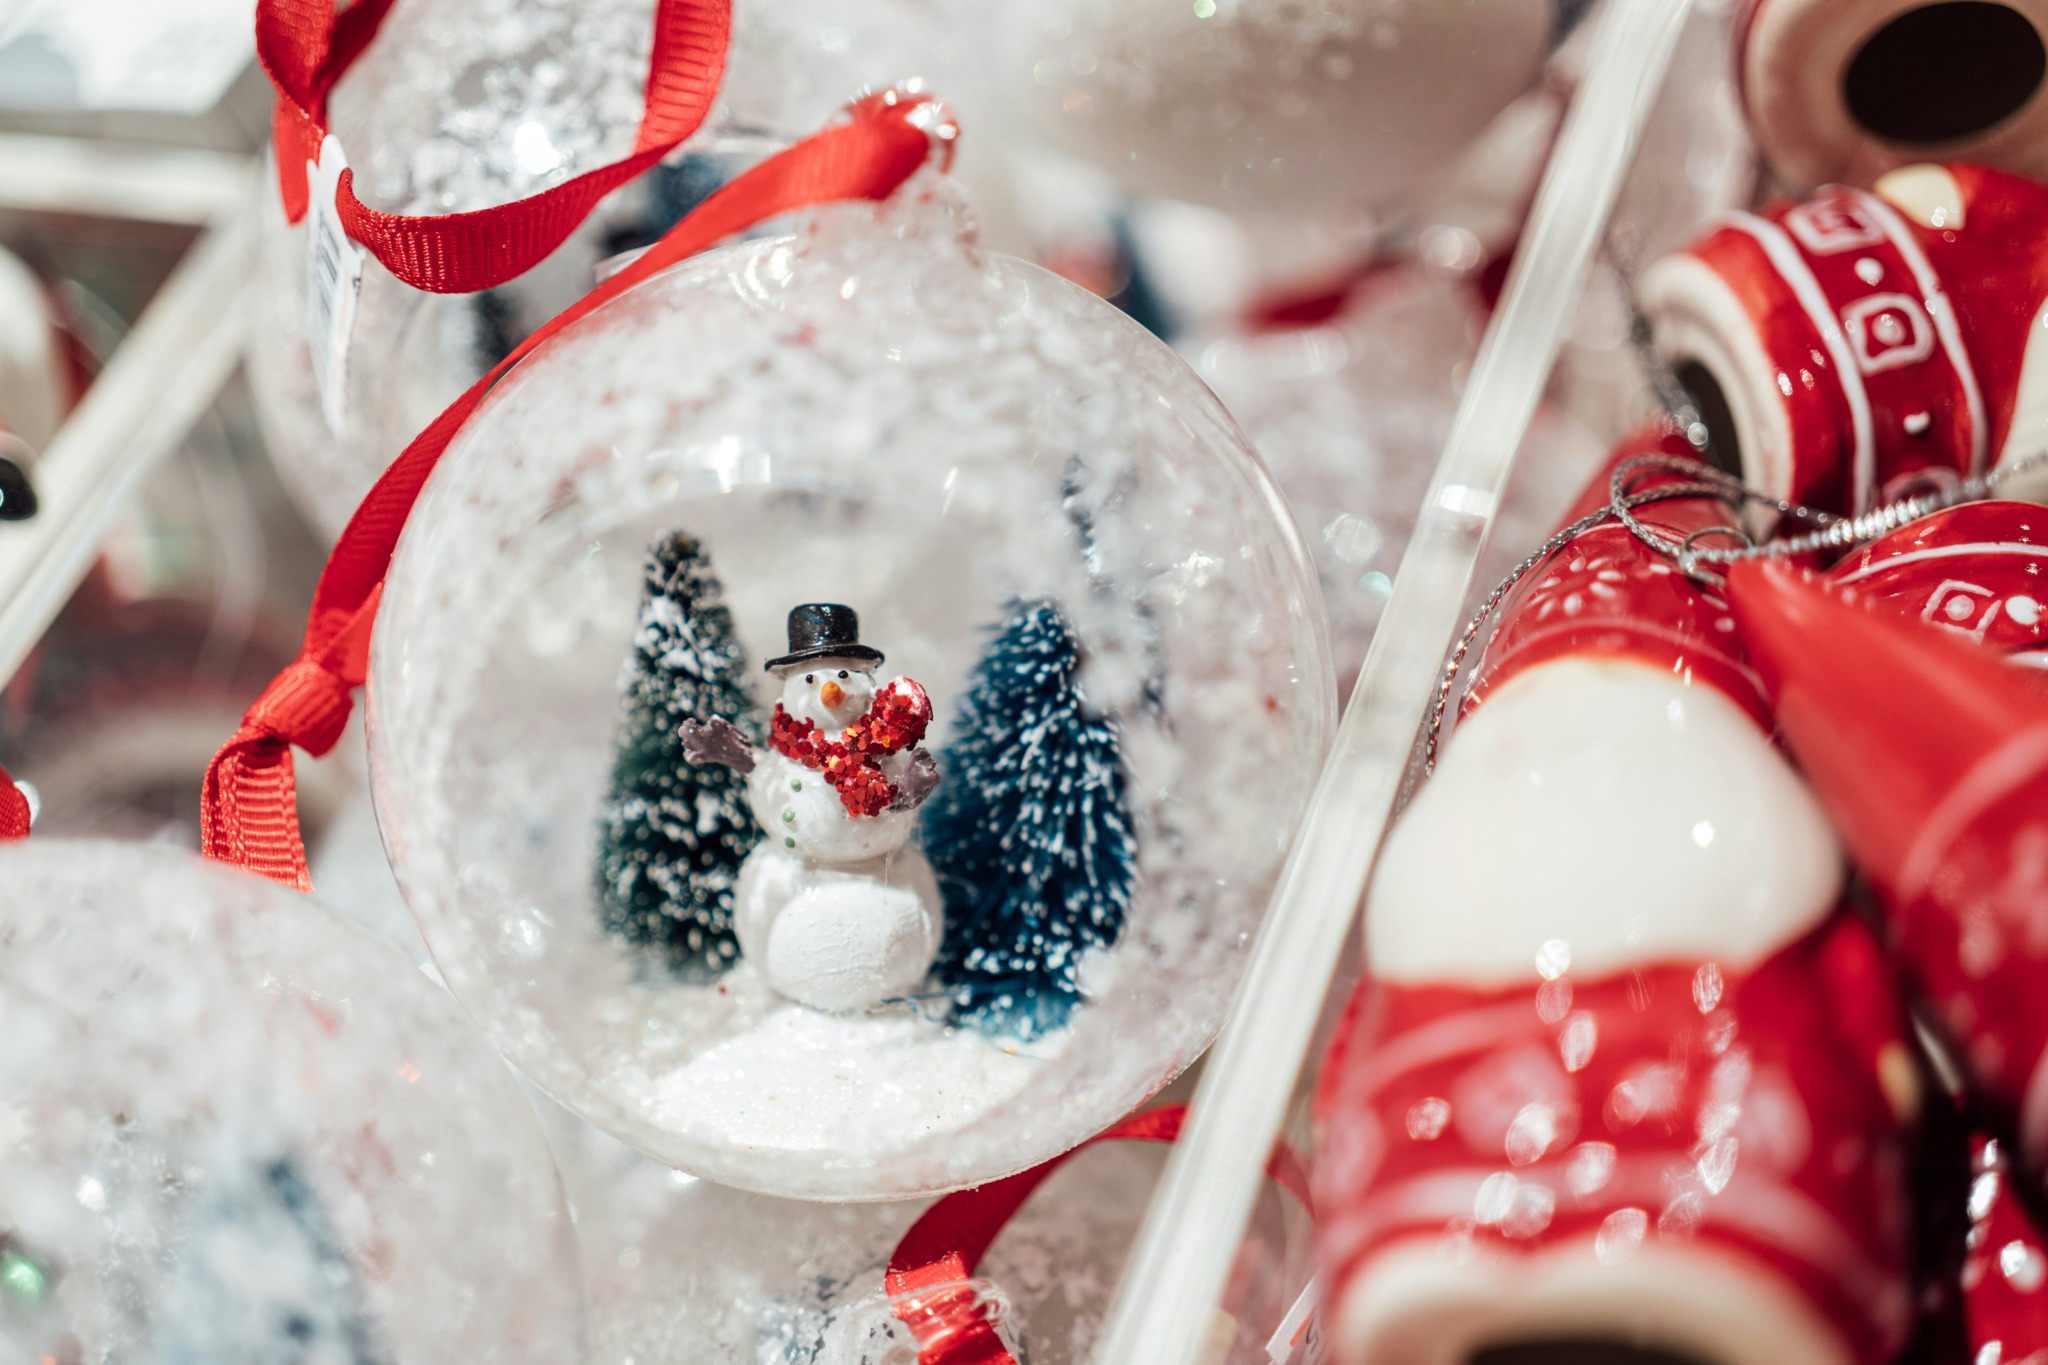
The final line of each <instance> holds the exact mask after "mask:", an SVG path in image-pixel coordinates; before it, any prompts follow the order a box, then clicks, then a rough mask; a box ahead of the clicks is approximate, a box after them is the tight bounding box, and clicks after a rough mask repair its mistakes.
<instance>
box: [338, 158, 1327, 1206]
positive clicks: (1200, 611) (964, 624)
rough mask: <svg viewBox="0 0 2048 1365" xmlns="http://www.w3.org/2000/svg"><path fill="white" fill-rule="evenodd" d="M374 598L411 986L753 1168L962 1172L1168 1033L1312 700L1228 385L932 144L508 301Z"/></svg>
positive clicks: (1201, 997) (1103, 1089)
mask: <svg viewBox="0 0 2048 1365" xmlns="http://www.w3.org/2000/svg"><path fill="white" fill-rule="evenodd" d="M381 600H382V606H381V609H380V612H379V615H378V619H377V627H376V637H375V645H374V648H373V652H372V657H371V661H370V670H369V688H368V691H369V699H370V701H369V705H370V727H369V728H370V740H371V767H372V780H373V784H374V788H375V792H376V798H377V806H378V813H379V818H380V821H381V823H382V826H383V829H384V833H385V838H386V843H387V845H388V847H389V848H390V851H391V854H392V859H393V863H394V866H395V869H396V871H397V874H398V877H399V881H400V884H401V886H402V887H403V888H404V891H405V894H406V898H407V900H408V902H409V903H410V904H411V906H412V909H413V912H414V914H415V916H416V918H417V919H418V921H419V923H420V927H421V931H422V934H423V936H424V937H425V939H426V942H427V944H428V946H429V948H430V949H431V950H432V952H433V954H434V958H435V961H436V963H437V964H438V966H439V967H440V970H441V972H442V974H443V975H444V977H445V978H446V979H447V981H448V983H449V986H450V988H451V989H452V990H453V991H454V992H455V993H456V995H457V996H458V997H459V998H460V999H462V1001H463V1002H464V1003H465V1004H466V1005H467V1006H468V1008H469V1009H470V1011H471V1013H472V1014H473V1015H474V1016H475V1017H476V1018H477V1019H478V1020H479V1022H480V1023H482V1025H483V1026H484V1027H485V1029H486V1030H487V1031H488V1032H489V1033H490V1035H491V1037H492V1039H493V1040H494V1041H495V1042H496V1043H497V1044H498V1046H499V1047H500V1048H501V1049H502V1050H503V1051H504V1052H505V1053H506V1055H507V1056H508V1057H510V1058H511V1059H512V1060H513V1061H514V1062H515V1063H516V1064H517V1065H518V1066H519V1067H520V1068H521V1069H522V1070H523V1071H525V1072H526V1073H527V1074H528V1075H529V1076H530V1077H532V1078H533V1079H534V1080H535V1081H536V1082H538V1083H539V1084H540V1085H541V1086H543V1087H544V1088H545V1089H547V1090H548V1091H549V1092H550V1093H552V1094H553V1095H555V1096H556V1097H557V1098H558V1099H560V1100H561V1101H562V1102H563V1103H565V1104H566V1105H567V1106H568V1107H570V1108H571V1109H572V1110H574V1111H576V1112H577V1113H579V1114H581V1115H583V1116H584V1117H586V1118H588V1119H590V1120H591V1121H592V1122H595V1123H597V1124H598V1125H599V1126H600V1127H603V1128H605V1129H607V1130H608V1131H610V1132H612V1133H613V1134H614V1135H616V1136H618V1137H620V1138H621V1139H623V1140H624V1141H626V1142H628V1143H630V1144H632V1145H633V1146H635V1147H638V1148H639V1149H641V1150H642V1151H645V1152H647V1153H648V1154H650V1155H652V1156H655V1157H657V1158H659V1159H660V1160H663V1161H665V1162H668V1163H669V1164H671V1165H674V1166H677V1167H679V1168H681V1169H684V1170H687V1171H690V1172H692V1173H694V1174H698V1175H702V1176H706V1177H709V1178H712V1179H715V1180H718V1181H721V1182H724V1183H728V1184H733V1185H738V1186H741V1187H743V1188H749V1189H753V1190H757V1191H761V1192H765V1193H772V1194H782V1195H789V1196H799V1197H806V1198H871V1197H884V1196H900V1195H908V1194H914V1193H919V1192H927V1191H933V1190H938V1189H943V1188H947V1187H951V1186H959V1185H968V1184H974V1183H978V1182H981V1181H984V1180H987V1179H990V1178H992V1177H994V1176H998V1175H1002V1174H1004V1173H1006V1172H1010V1171H1015V1170H1018V1169H1021V1168H1022V1167H1024V1166H1028V1165H1030V1164H1032V1163H1033V1162H1036V1161H1042V1160H1044V1159H1046V1158H1048V1157H1050V1156H1052V1155H1054V1154H1055V1153H1058V1152H1060V1151H1063V1150H1065V1149H1067V1148H1069V1147H1071V1146H1073V1145H1074V1144H1075V1143H1076V1142H1079V1141H1080V1140H1081V1139H1082V1138H1084V1137H1086V1136H1088V1135H1090V1134H1092V1133H1095V1132H1097V1131H1100V1130H1101V1129H1102V1128H1103V1127H1105V1126H1106V1125H1107V1124H1108V1123H1110V1122H1111V1121H1113V1120H1114V1119H1115V1118H1117V1117H1118V1116H1119V1115H1121V1114H1124V1113H1126V1112H1128V1111H1129V1110H1130V1109H1132V1108H1133V1107H1134V1106H1135V1105H1137V1104H1138V1103H1139V1102H1140V1101H1142V1100H1143V1099H1144V1098H1145V1097H1146V1096H1148V1095H1150V1094H1151V1093H1153V1092H1155V1091H1156V1090H1157V1089H1158V1088H1159V1087H1161V1086H1162V1085H1164V1084H1165V1083H1166V1082H1167V1081H1168V1080H1169V1079H1171V1077H1172V1076H1173V1075H1175V1074H1176V1073H1177V1072H1179V1071H1180V1070H1181V1069H1182V1068H1183V1067H1185V1066H1186V1065H1187V1064H1188V1063H1189V1062H1190V1061H1191V1060H1193V1058H1194V1057H1195V1056H1196V1055H1197V1054H1198V1053H1199V1051H1200V1050H1201V1049H1202V1047H1204V1046H1205V1045H1206V1043H1207V1041H1208V1040H1209V1038H1210V1037H1211V1036H1212V1035H1213V1034H1214V1031H1215V1029H1216V1028H1217V1026H1218V1024H1219V1023H1220V1020H1221V1017H1222V1012H1223V1009H1224V1007H1225V1005H1226V1003H1227V1001H1228V999H1229V997H1230V993H1231V990H1232V987H1233V985H1234V983H1235V980H1236V977H1237V973H1238V971H1239V970H1240V968H1241V966H1242V963H1243V960H1244V954H1245V952H1246V950H1247V947H1248V945H1249V942H1250V937H1251V934H1252V932H1253V930H1254V929H1256V927H1257V924H1258V920H1259V916H1260V914H1261V913H1262V912H1263V909H1264V905H1265V901H1266V896H1267V893H1268V891H1269V889H1270V886H1271V883H1272V880H1273V878H1274V876H1275V875H1276V874H1277V872H1278V870H1279V865H1280V862H1281V859H1282V856H1283V854H1284V851H1285V848H1286V846H1287V842H1288V839H1289V837H1290V835H1291V832H1292V827H1293V824H1294V821H1295V819H1296V817H1297V815H1298V814H1299V812H1300V810H1301V808H1302V805H1303V802H1304V800H1305V798H1306V794H1307V790H1308V787H1309V784H1310V783H1311V781H1312V780H1313V774H1314V772H1315V768H1316V764H1317V763H1318V761H1319V760H1320V758H1321V755H1322V752H1323V749H1324V747H1325V745H1326V742H1327V740H1328V737H1329V734H1330V731H1331V725H1332V712H1333V702H1332V692H1333V687H1332V682H1331V665H1330V661H1329V650H1328V645H1327V643H1326V640H1325V632H1324V627H1323V623H1322V619H1321V613H1320V607H1319V603H1318V599H1317V596H1316V592H1315V584H1314V578H1313V576H1312V573H1311V570H1310V569H1309V567H1308V563H1307V560H1306V556H1305V553H1304V551H1303V548H1302V546H1301V544H1300V542H1299V540H1298V538H1297V537H1296V535H1295V533H1294V531H1293V529H1292V526H1291V524H1290V522H1289V520H1288V517H1287V513H1286V510H1285V508H1284V505H1283V504H1282V503H1281V501H1280V500H1279V496H1278V494H1277V493H1276V492H1275V491H1274V489H1273V488H1272V486H1271V484H1270V483H1269V482H1268V480H1267V479H1266V477H1265V475H1264V473H1263V472H1262V471H1261V470H1260V468H1259V466H1258V464H1257V461H1256V460H1255V459H1254V458H1253V457H1252V455H1251V453H1250V452H1249V450H1248V449H1247V447H1246V445H1245V443H1244V440H1243V437H1242V436H1241V435H1240V434H1239V432H1238V431H1237V429H1236V427H1235V426H1234V425H1233V424H1232V423H1231V421H1230V419H1229V418H1228V416H1227V415H1226V414H1225V413H1224V411H1223V409H1222V408H1221V406H1220V405H1219V404H1218V403H1217V402H1216V400H1215V398H1214V397H1213V396H1212V395H1211V394H1210V393H1209V392H1208V391H1207V390H1206V389H1205V388H1204V387H1203V386H1202V385H1201V383H1200V381H1199V380H1197V379H1196V378H1195V377H1194V375H1193V374H1192V373H1190V372H1189V371H1188V370H1187V368H1186V367H1185V366H1184V365H1183V364H1181V362H1180V361H1179V360H1178V359H1177V358H1176V357H1175V356H1174V355H1173V354H1172V353H1171V352H1170V351H1168V350H1167V349H1166V348H1165V347H1164V346H1163V345H1161V344H1160V343H1158V342H1157V341H1155V340H1154V339H1153V338H1151V337H1150V336H1149V334H1147V333H1145V332H1143V331H1142V330H1141V329H1139V328H1138V327H1137V326H1136V325H1135V324H1133V323H1131V322H1129V321H1128V320H1127V319H1125V318H1124V317H1123V316H1122V315H1120V314H1118V313H1116V312H1115V311H1114V310H1113V309H1111V308H1109V307H1108V306H1107V305H1105V304H1103V303H1102V302H1101V301H1100V300H1099V299H1097V298H1095V297H1094V296H1093V295H1090V294H1088V293H1086V292H1085V291H1083V290H1081V289H1079V288H1078V287H1076V286H1073V285H1071V284H1068V283H1067V282H1065V281H1063V280H1061V279H1059V278H1057V277H1055V276H1053V275H1051V274H1049V273H1047V272H1044V271H1042V270H1039V269H1037V268H1036V267H1033V266H1030V265H1027V264H1024V263H1022V262H1019V261H1016V260H1012V259H1010V258H1007V257H1003V256H1000V255H997V254H994V253H990V252H986V251H984V250H982V249H981V248H980V247H979V246H978V245H977V244H976V242H975V241H974V239H973V236H972V232H971V228H970V226H969V225H968V220H967V219H966V216H965V211H964V209H963V208H962V207H961V206H960V205H959V203H958V201H957V199H956V197H955V192H954V190H953V189H952V187H951V186H950V184H949V183H948V182H947V181H946V180H945V178H944V177H943V176H942V175H939V174H937V173H936V172H934V171H931V170H926V171H922V172H920V173H919V174H918V175H917V176H915V177H913V178H912V180H911V181H910V182H909V183H907V184H906V185H904V186H903V188H902V189H900V190H899V191H898V192H897V193H896V195H895V196H893V197H892V198H891V199H890V200H888V201H887V202H885V203H883V204H881V205H874V204H868V203H861V204H855V205H837V206H831V207H827V208H823V209H819V210H815V211H812V212H810V213H807V214H806V215H805V216H804V217H803V218H802V219H800V220H798V223H797V226H796V229H795V231H794V232H793V233H792V234H791V235H784V236H776V237H765V238H760V239H756V240H750V241H746V242H743V243H739V244H736V245H731V246H727V247H724V248H722V249H719V250H716V251H713V252H709V253H706V254H704V255H701V256H698V257H695V258H693V259H690V260H688V261H686V262H684V263H683V264H681V265H679V266H676V267H673V268H671V269H668V270H666V271H663V272H661V273H659V274H656V275H653V276H651V277H650V278H648V279H646V280H644V281H642V282H640V283H638V284H636V285H634V286H633V287H631V288H629V289H627V290H626V291H625V292H623V293H622V294H620V295H619V296H618V297H616V298H613V299H611V300H610V301H608V302H607V303H605V304H604V305H603V306H601V307H600V308H598V309H597V310H596V311H594V312H592V313H591V314H589V315H588V316H587V317H584V318H582V319H581V320H579V321H578V322H576V323H575V324H573V325H571V326H569V327H568V328H566V329H564V330H563V331H562V332H560V333H559V334H558V335H556V336H554V337H553V338H551V339H550V340H549V341H548V342H546V343H545V344H544V345H542V346H541V347H540V348H538V349H537V350H535V351H534V352H533V353H532V354H531V355H530V356H529V357H528V358H527V359H526V360H525V361H524V362H523V363H522V364H520V365H519V367H518V368H516V369H515V370H513V371H512V372H511V373H510V374H509V375H508V376H507V377H506V378H505V379H504V381H503V382H501V383H500V384H499V386H498V387H497V388H496V389H495V390H494V391H493V392H492V394H491V395H490V396H489V397H488V398H487V399H486V400H485V402H484V404H483V405H482V406H481V407H480V408H479V409H478V410H477V412H476V413H475V415H474V416H473V417H472V418H471V419H470V420H469V422H468V423H467V424H466V426H465V427H464V428H463V429H462V431H461V432H460V433H459V434H458V435H457V436H456V437H455V439H454V441H453V442H452V443H451V444H450V445H449V446H448V448H447V451H446V454H445V455H444V456H443V457H442V458H441V461H440V463H439V465H438V466H437V467H436V469H435V471H434V473H433V475H432V477H431V478H430V480H429V481H428V483H427V485H426V487H425V489H424V491H423V492H422V494H421V496H420V499H419V502H418V503H417V505H416V506H415V508H414V510H413V512H412V517H411V521H410V523H409V524H408V526H407V528H406V531H405V534H404V537H403V538H402V540H401V541H400V543H399V549H398V552H397V554H396V556H395V558H394V560H393V562H392V566H391V570H390V573H389V575H388V577H387V578H386V580H385V585H384V592H383V595H382V599H381ZM884 655H886V667H884V663H885V660H884V657H883V656H884ZM1027 1114H1028V1115H1029V1116H1030V1117H1029V1119H1028V1120H1025V1119H1022V1118H1021V1117H1020V1116H1023V1115H1027Z"/></svg>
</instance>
